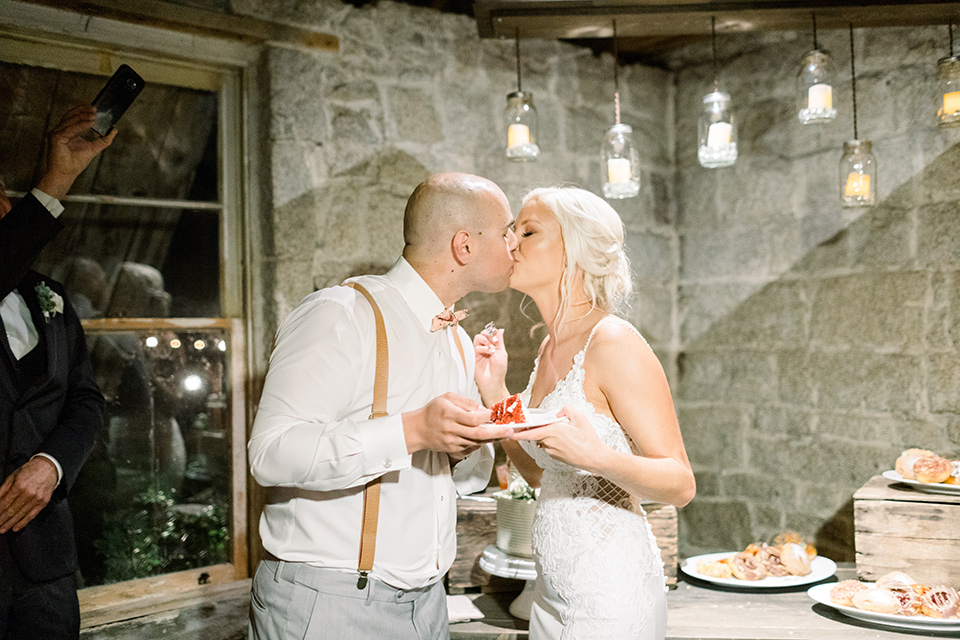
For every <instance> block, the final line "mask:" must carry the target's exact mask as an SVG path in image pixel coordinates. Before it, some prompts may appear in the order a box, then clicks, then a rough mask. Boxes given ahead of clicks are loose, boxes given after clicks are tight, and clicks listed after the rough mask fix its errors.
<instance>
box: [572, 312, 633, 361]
mask: <svg viewBox="0 0 960 640" xmlns="http://www.w3.org/2000/svg"><path fill="white" fill-rule="evenodd" d="M607 320H620V321H621V322H626V321H625V320H622V319H621V318H618V317H617V316H604V317H602V318H600V320H599V321H598V322H597V324H595V325H593V329H591V330H590V335H589V336H587V341H586V342H585V343H584V344H583V349H581V350H580V352H581V353H586V351H587V347H589V346H590V341H591V340H593V334H595V333H596V332H597V329H599V328H600V325H602V324H603V323H604V322H606V321H607Z"/></svg>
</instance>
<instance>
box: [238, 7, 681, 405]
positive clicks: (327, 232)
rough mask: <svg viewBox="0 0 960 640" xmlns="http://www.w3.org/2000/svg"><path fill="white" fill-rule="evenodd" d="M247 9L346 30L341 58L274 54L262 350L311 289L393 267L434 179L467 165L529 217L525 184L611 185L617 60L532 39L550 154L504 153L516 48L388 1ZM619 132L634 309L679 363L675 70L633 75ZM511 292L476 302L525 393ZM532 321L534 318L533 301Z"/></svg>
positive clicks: (527, 69)
mask: <svg viewBox="0 0 960 640" xmlns="http://www.w3.org/2000/svg"><path fill="white" fill-rule="evenodd" d="M231 6H232V10H233V11H235V12H237V13H242V14H247V15H252V16H256V17H258V18H264V19H269V20H276V21H280V22H288V23H290V24H297V25H300V26H309V27H311V28H314V29H317V30H320V31H324V32H327V33H332V34H334V35H336V36H337V37H339V39H340V46H341V50H340V52H339V53H324V52H316V51H309V50H300V49H293V48H280V47H276V48H270V49H269V50H268V52H267V54H266V60H265V62H264V67H265V73H264V79H265V83H264V86H263V102H264V105H265V113H264V120H265V122H264V131H265V132H266V134H267V135H268V139H267V140H265V141H264V151H263V153H264V155H265V157H268V158H269V162H268V163H267V170H268V172H269V176H268V177H267V178H266V179H265V182H268V183H269V184H268V187H269V189H268V191H267V192H268V194H269V195H268V197H267V202H266V206H265V211H264V214H265V216H266V218H265V220H264V221H263V222H264V228H263V230H262V235H263V236H264V238H266V239H267V243H266V246H264V247H263V252H264V257H263V259H264V263H263V264H264V268H263V270H262V278H263V282H264V290H265V291H267V292H269V299H265V300H261V301H259V304H263V305H264V307H265V309H266V313H267V316H266V318H265V322H264V323H263V326H261V327H260V328H259V329H260V331H259V335H258V336H256V339H257V340H258V345H259V346H258V352H260V353H262V354H266V353H267V351H268V349H269V345H270V342H271V338H272V336H273V333H274V331H275V330H276V326H277V324H278V323H279V321H280V320H281V319H282V318H283V317H284V316H285V315H286V314H287V313H288V312H289V311H290V309H292V308H293V307H294V306H295V305H296V304H297V303H298V301H299V300H300V299H301V298H302V297H303V296H305V295H306V294H308V293H310V292H311V291H313V290H314V289H315V288H320V287H325V286H329V285H331V284H336V283H339V282H340V281H342V280H343V279H344V278H345V277H347V276H349V275H353V274H356V273H362V272H370V271H384V270H386V269H387V268H388V267H389V266H390V265H392V263H393V262H394V260H395V259H396V257H397V256H398V255H399V253H400V250H401V248H402V246H403V245H402V236H401V223H402V217H403V209H404V204H405V202H406V198H407V196H408V195H409V194H410V193H411V192H412V190H413V188H414V187H415V186H416V185H417V184H418V183H419V182H420V181H421V180H422V179H423V178H424V177H426V176H427V175H428V174H430V173H434V172H440V171H466V172H470V173H476V174H479V175H481V176H484V177H487V178H490V179H492V180H494V181H495V182H497V183H498V184H499V185H500V186H501V187H502V188H503V189H504V191H505V192H506V193H507V195H508V197H509V198H510V201H511V204H512V206H513V208H514V212H516V211H517V210H518V208H519V202H520V199H521V197H522V194H523V193H524V192H525V191H526V190H528V189H529V188H532V187H535V186H542V185H547V184H553V183H559V182H568V183H574V184H578V185H580V186H583V187H585V188H587V189H590V190H592V191H594V192H599V188H600V162H599V148H600V141H601V140H602V137H603V133H604V131H605V130H606V128H607V127H608V126H609V125H610V124H612V123H613V122H612V119H613V67H612V64H613V62H612V58H611V57H610V56H609V55H607V56H602V57H596V56H594V55H593V54H592V53H591V52H589V51H587V50H585V49H582V48H577V47H573V46H571V45H566V44H561V43H558V42H548V41H536V40H524V41H523V42H522V52H521V53H522V59H523V88H524V90H529V91H532V92H533V94H534V97H535V104H536V106H537V109H538V112H539V116H540V146H541V149H542V156H541V158H540V160H539V161H538V162H536V163H529V164H517V163H512V162H508V161H507V160H506V158H505V157H504V149H503V146H504V140H505V138H506V133H505V125H504V123H503V121H502V120H503V118H502V112H503V108H504V106H505V104H506V99H505V96H506V94H507V93H508V92H510V91H513V90H515V89H516V70H515V58H514V46H513V42H512V41H500V40H481V39H480V38H479V37H478V36H477V27H476V23H475V21H474V20H473V19H472V18H469V17H467V16H460V15H449V14H441V13H439V12H437V11H434V10H430V9H422V8H418V7H411V6H408V5H404V4H398V3H393V2H389V1H384V2H379V3H377V4H376V6H368V7H364V8H360V9H358V8H355V7H352V6H350V5H344V4H341V3H340V2H332V1H326V2H323V1H321V2H309V3H308V2H302V3H301V2H297V3H291V2H286V1H283V0H274V1H271V2H254V1H252V0H234V1H233V2H232V3H231ZM621 78H622V83H623V87H624V90H623V92H622V93H623V96H622V102H623V105H624V115H623V121H624V122H626V123H629V124H631V125H633V126H634V129H635V131H636V134H637V137H638V141H639V142H640V145H641V158H642V160H641V163H642V167H643V180H644V189H643V192H642V195H641V197H639V198H635V199H631V200H624V201H621V202H619V203H616V204H615V206H616V207H617V209H618V210H619V211H620V213H621V215H622V216H623V219H624V221H625V223H626V225H627V228H628V238H629V249H630V255H631V257H632V259H633V261H634V265H635V268H636V271H637V274H638V275H637V291H638V293H637V296H635V299H634V301H633V305H632V307H631V310H630V316H631V318H632V319H633V320H634V321H635V322H636V323H637V325H638V327H639V328H640V329H641V331H643V332H644V333H645V334H646V335H647V337H648V339H649V340H650V341H651V343H652V344H653V345H654V347H655V348H656V349H658V350H659V351H661V355H662V356H663V357H664V359H665V360H666V361H667V362H669V361H672V355H671V353H672V352H671V349H672V348H673V347H674V346H675V344H674V343H675V332H674V329H673V326H674V317H675V309H674V307H675V291H676V284H675V278H676V274H677V260H678V251H679V249H678V244H677V240H676V232H675V230H674V227H673V225H672V221H673V196H672V175H673V127H672V122H673V111H672V109H673V86H672V76H671V75H670V74H669V73H668V72H665V71H661V70H656V69H651V68H644V67H638V66H632V67H629V68H627V69H625V70H624V71H623V73H622V74H621ZM520 302H521V296H519V295H518V294H516V293H515V292H509V293H504V294H498V295H477V294H474V295H471V296H469V297H468V298H467V299H466V300H464V303H463V304H464V306H467V307H469V308H470V309H471V316H470V318H469V319H468V321H467V323H466V325H467V330H468V331H470V332H471V333H473V332H477V331H479V330H480V329H481V328H482V327H483V325H484V324H485V323H486V322H488V321H490V320H494V321H495V322H496V323H497V324H498V326H501V327H506V328H507V329H508V334H507V345H508V348H509V349H510V350H511V356H512V363H511V367H510V374H509V377H508V384H509V386H510V388H511V389H514V390H520V389H521V388H523V386H525V385H526V381H527V378H528V376H529V373H530V369H531V367H532V360H533V356H534V354H535V350H536V346H537V344H538V343H539V337H538V338H537V339H536V340H532V339H531V338H529V336H528V331H529V329H530V327H531V326H532V325H533V321H532V320H530V319H528V318H526V317H524V316H523V315H522V313H521V311H520ZM528 314H529V315H531V316H536V308H535V307H534V306H533V305H532V304H531V305H530V309H529V310H528Z"/></svg>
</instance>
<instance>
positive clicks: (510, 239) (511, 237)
mask: <svg viewBox="0 0 960 640" xmlns="http://www.w3.org/2000/svg"><path fill="white" fill-rule="evenodd" d="M518 244H520V243H519V242H518V241H517V234H515V233H514V232H513V229H510V230H508V231H507V249H509V250H510V253H513V252H514V251H516V249H517V245H518Z"/></svg>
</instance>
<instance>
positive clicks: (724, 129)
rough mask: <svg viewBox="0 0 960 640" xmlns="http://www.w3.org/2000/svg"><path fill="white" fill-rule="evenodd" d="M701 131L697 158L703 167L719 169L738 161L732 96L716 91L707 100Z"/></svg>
mask: <svg viewBox="0 0 960 640" xmlns="http://www.w3.org/2000/svg"><path fill="white" fill-rule="evenodd" d="M697 129H698V131H699V133H700V149H699V151H698V152H697V159H698V160H699V161H700V164H701V166H704V167H706V168H708V169H717V168H719V167H729V166H731V165H732V164H734V163H735V162H736V161H737V123H736V119H735V118H734V114H733V110H732V109H731V105H730V96H729V95H727V94H726V93H723V92H721V91H714V92H713V93H708V94H707V95H706V96H705V97H704V98H703V111H702V113H701V114H700V121H699V124H698V127H697Z"/></svg>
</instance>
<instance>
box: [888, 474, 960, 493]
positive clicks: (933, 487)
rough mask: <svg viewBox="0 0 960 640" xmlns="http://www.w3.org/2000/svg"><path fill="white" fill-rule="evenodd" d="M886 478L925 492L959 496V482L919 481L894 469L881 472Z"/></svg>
mask: <svg viewBox="0 0 960 640" xmlns="http://www.w3.org/2000/svg"><path fill="white" fill-rule="evenodd" d="M880 475H882V476H883V477H884V478H886V479H887V480H893V481H894V482H902V483H903V484H908V485H910V486H911V487H913V488H914V489H919V490H920V491H926V492H927V493H943V494H946V495H948V496H960V484H943V483H942V482H919V481H917V480H907V479H906V478H904V477H903V476H901V475H900V474H899V473H897V472H896V471H884V472H883V473H881V474H880Z"/></svg>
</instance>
